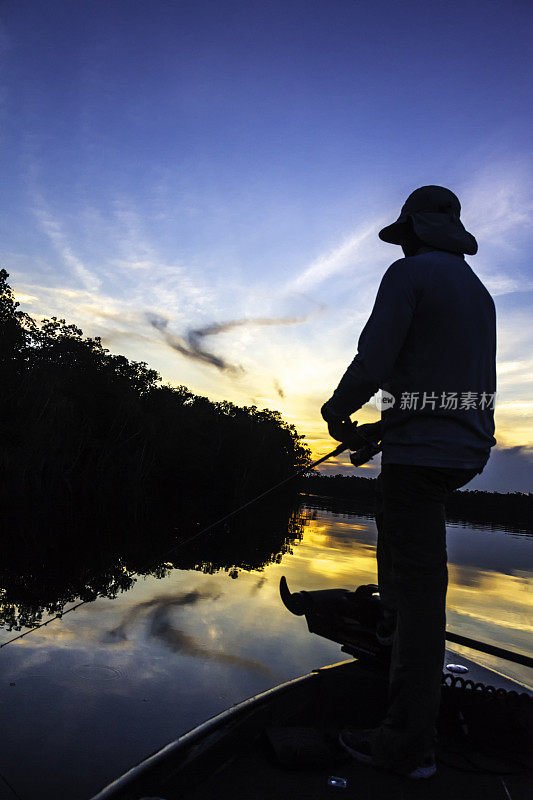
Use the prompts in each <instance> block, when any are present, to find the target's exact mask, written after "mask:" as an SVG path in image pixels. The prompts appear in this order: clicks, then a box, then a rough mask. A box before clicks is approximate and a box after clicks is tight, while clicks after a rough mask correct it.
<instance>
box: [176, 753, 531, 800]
mask: <svg viewBox="0 0 533 800" xmlns="http://www.w3.org/2000/svg"><path fill="white" fill-rule="evenodd" d="M450 760H451V759H450ZM451 763H453V761H451ZM456 763H457V764H462V766H463V768H466V769H468V768H469V766H470V765H469V764H468V762H466V761H465V760H464V759H459V758H456ZM485 763H486V764H487V765H488V764H489V761H488V759H487V760H486V762H485ZM472 768H473V767H472ZM492 768H494V766H493V767H492ZM505 769H507V767H505ZM505 769H504V771H503V772H502V774H500V775H487V774H480V773H479V772H462V771H458V770H457V769H456V768H454V767H452V766H449V765H448V764H447V763H445V762H444V761H443V756H442V755H441V754H438V770H437V774H436V775H435V776H434V777H432V778H429V779H428V780H422V781H414V780H410V779H408V778H402V777H400V776H396V775H392V774H390V773H386V772H383V771H378V770H376V769H373V768H372V767H370V766H367V765H366V764H359V763H358V762H356V761H354V759H351V758H348V759H347V760H346V761H344V762H343V763H338V764H335V765H332V766H331V767H317V768H314V769H311V768H307V769H303V770H296V769H289V768H287V767H282V766H281V765H277V764H276V763H275V762H274V761H273V760H272V759H271V758H270V757H269V756H268V754H267V753H266V752H265V746H264V743H263V744H262V743H254V744H253V745H252V746H251V747H250V748H249V750H248V752H247V753H246V754H245V755H244V754H242V755H241V756H240V757H239V758H236V759H235V760H234V761H233V762H232V763H231V764H229V765H227V766H226V767H225V768H224V769H222V770H221V771H220V772H218V773H216V774H214V775H213V776H211V777H210V778H209V779H208V780H206V781H204V782H203V783H202V784H200V785H199V786H198V787H197V789H196V791H194V792H192V793H190V794H188V795H187V798H189V797H190V798H191V800H192V798H194V800H229V798H232V800H235V798H239V800H257V799H258V798H261V800H263V799H264V800H279V799H280V798H284V799H285V798H291V800H326V799H327V800H332V798H335V797H338V798H339V800H342V798H343V797H346V798H348V797H351V798H361V800H363V798H364V800H415V799H416V800H530V798H531V796H532V794H531V793H532V789H533V786H532V781H531V775H529V776H527V775H508V774H505ZM331 775H334V776H338V777H342V778H345V779H346V780H347V788H346V789H341V788H335V787H332V786H329V785H328V778H329V776H331ZM176 797H177V795H176ZM169 800H170V798H169Z"/></svg>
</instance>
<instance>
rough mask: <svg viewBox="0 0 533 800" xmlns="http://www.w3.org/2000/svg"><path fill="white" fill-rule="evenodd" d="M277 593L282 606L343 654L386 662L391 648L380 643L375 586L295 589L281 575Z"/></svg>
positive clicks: (379, 602)
mask: <svg viewBox="0 0 533 800" xmlns="http://www.w3.org/2000/svg"><path fill="white" fill-rule="evenodd" d="M279 592H280V595H281V599H282V601H283V605H284V606H285V608H286V609H287V610H288V611H290V612H291V614H295V615H296V616H305V619H306V622H307V627H308V629H309V631H310V633H316V634H318V636H322V637H324V638H325V639H330V640H331V641H332V642H337V643H338V644H340V645H341V649H342V650H343V651H344V652H345V653H349V654H350V655H353V656H357V657H359V658H360V657H365V656H370V657H372V658H373V659H377V660H378V661H382V662H384V663H387V662H388V661H389V659H390V647H387V646H384V645H381V644H380V643H379V642H378V640H377V638H376V628H377V625H378V623H379V622H380V621H382V619H383V612H382V610H381V600H380V597H379V590H378V587H377V586H376V585H375V584H373V583H369V584H366V585H363V586H359V587H358V588H357V589H356V590H355V591H353V592H352V591H349V590H348V589H321V590H318V591H313V592H307V591H301V592H294V593H292V592H291V591H290V589H289V587H288V585H287V581H286V579H285V577H284V576H282V577H281V580H280V582H279Z"/></svg>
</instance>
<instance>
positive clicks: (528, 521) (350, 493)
mask: <svg viewBox="0 0 533 800" xmlns="http://www.w3.org/2000/svg"><path fill="white" fill-rule="evenodd" d="M375 484H376V479H375V478H362V477H359V476H355V475H353V476H345V475H333V476H326V475H313V476H310V477H305V478H303V479H302V480H301V481H300V484H299V489H300V493H301V495H302V498H306V497H307V498H309V499H310V501H311V504H313V503H316V501H317V500H318V499H320V500H321V501H324V504H325V505H326V506H329V507H331V510H334V511H335V510H337V511H338V512H339V513H343V511H353V510H360V511H364V512H365V514H368V516H373V513H374V507H375ZM446 516H447V519H448V520H449V521H454V522H465V523H468V524H476V523H477V524H481V525H485V526H495V527H498V528H509V529H512V531H513V532H523V533H526V534H533V494H531V493H529V494H524V493H522V492H512V493H507V494H502V493H500V492H484V491H476V490H474V491H472V490H463V491H456V492H453V493H452V494H451V495H450V497H449V499H448V502H447V503H446Z"/></svg>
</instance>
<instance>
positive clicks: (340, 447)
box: [0, 444, 348, 650]
mask: <svg viewBox="0 0 533 800" xmlns="http://www.w3.org/2000/svg"><path fill="white" fill-rule="evenodd" d="M347 449H348V445H346V444H340V445H338V446H337V447H336V448H335V450H332V451H331V453H328V454H327V455H325V456H322V458H319V459H317V461H314V462H313V463H312V464H309V466H306V467H302V469H299V470H297V471H296V472H293V473H292V475H289V476H288V477H287V478H284V479H283V480H282V481H279V483H276V484H274V486H271V487H270V489H267V490H266V491H264V492H262V493H261V494H259V495H257V497H254V498H253V499H252V500H248V501H247V502H246V503H243V504H242V505H241V506H239V507H238V508H236V509H234V510H233V511H230V512H229V514H225V516H223V517H220V519H217V520H216V521H215V522H212V523H211V524H210V525H208V526H207V527H206V528H202V530H200V531H198V532H197V533H194V534H193V535H192V536H189V537H188V538H187V539H182V540H181V541H180V542H178V543H177V544H176V545H174V546H173V547H171V548H170V549H169V550H166V551H165V552H164V553H162V554H160V555H159V556H158V557H157V561H160V560H161V559H163V558H167V557H168V556H169V555H171V554H172V553H175V552H176V550H179V548H180V547H183V546H184V545H186V544H189V542H192V541H194V540H195V539H198V537H199V536H204V535H205V534H206V533H208V532H209V531H211V530H213V528H216V527H217V525H221V524H222V523H223V522H227V521H228V520H230V519H232V518H233V517H235V516H236V515H237V514H240V512H241V511H244V509H245V508H249V507H250V506H252V505H254V504H255V503H257V502H259V500H262V499H263V498H264V497H267V495H269V494H272V492H275V491H276V490H277V489H280V488H281V487H282V486H285V484H287V483H289V482H290V481H292V480H294V479H295V478H299V477H300V476H301V475H305V473H306V472H309V471H310V470H312V469H314V468H315V467H318V466H319V464H322V463H323V462H324V461H327V460H328V459H330V458H334V457H335V456H338V455H340V454H341V453H343V452H344V451H345V450H347ZM155 560H156V558H151V559H150V560H149V561H147V562H145V564H144V565H141V567H140V569H144V568H145V567H147V566H148V565H149V564H151V563H152V562H153V561H155ZM138 571H139V568H137V570H135V571H126V572H125V573H124V575H125V576H126V577H128V578H132V577H133V576H134V575H136V574H137V573H138ZM98 598H99V595H97V596H96V597H93V598H91V599H90V600H82V601H81V602H79V603H76V604H75V605H73V606H71V608H68V609H67V610H66V611H60V612H59V613H58V614H56V615H55V616H54V617H50V619H47V620H46V622H41V623H40V624H39V625H35V626H34V627H33V628H29V630H27V631H24V633H19V634H18V635H17V636H13V637H12V638H11V639H8V640H7V641H6V642H3V643H2V644H0V650H1V649H2V648H3V647H7V645H8V644H12V643H13V642H16V641H18V640H19V639H23V638H24V637H25V636H29V634H30V633H33V632H34V631H38V630H40V629H41V628H44V627H45V626H46V625H49V624H50V623H51V622H54V621H55V620H56V619H61V618H62V617H64V616H65V615H66V614H70V612H71V611H75V610H76V609H77V608H81V606H85V605H88V604H89V603H94V601H95V600H98Z"/></svg>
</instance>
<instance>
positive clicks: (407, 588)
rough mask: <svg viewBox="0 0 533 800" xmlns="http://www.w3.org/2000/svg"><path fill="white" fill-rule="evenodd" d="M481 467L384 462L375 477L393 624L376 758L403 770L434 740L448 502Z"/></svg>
mask: <svg viewBox="0 0 533 800" xmlns="http://www.w3.org/2000/svg"><path fill="white" fill-rule="evenodd" d="M481 471H482V469H481V468H479V469H455V468H449V467H445V468H444V467H423V466H409V465H406V464H383V465H382V469H381V474H380V475H379V477H378V480H377V487H378V488H377V493H378V497H377V509H376V524H377V528H378V544H377V561H378V584H379V591H380V597H381V600H382V605H383V610H384V613H385V615H386V618H388V619H389V621H390V622H391V627H393V626H394V621H395V622H396V631H395V634H394V644H393V648H392V657H391V666H390V675H389V708H388V712H387V715H386V717H385V719H384V720H383V722H382V724H381V726H380V727H379V728H378V729H377V730H376V731H375V733H374V738H373V749H372V753H373V760H374V762H375V763H376V764H381V765H387V766H391V767H394V768H396V769H401V770H410V769H414V768H415V767H416V766H418V765H419V764H420V762H421V760H422V759H423V758H424V756H425V755H427V754H428V753H429V752H431V751H432V749H433V748H434V746H435V740H436V729H435V723H436V719H437V714H438V710H439V702H440V685H441V677H442V669H443V664H444V649H445V631H446V611H445V607H446V589H447V586H448V568H447V552H446V519H445V513H444V502H445V500H446V497H447V496H448V494H449V492H450V491H452V490H453V489H458V488H459V487H460V486H464V485H465V484H466V483H468V481H470V480H472V478H473V477H474V476H475V475H476V474H478V473H479V472H481Z"/></svg>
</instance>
